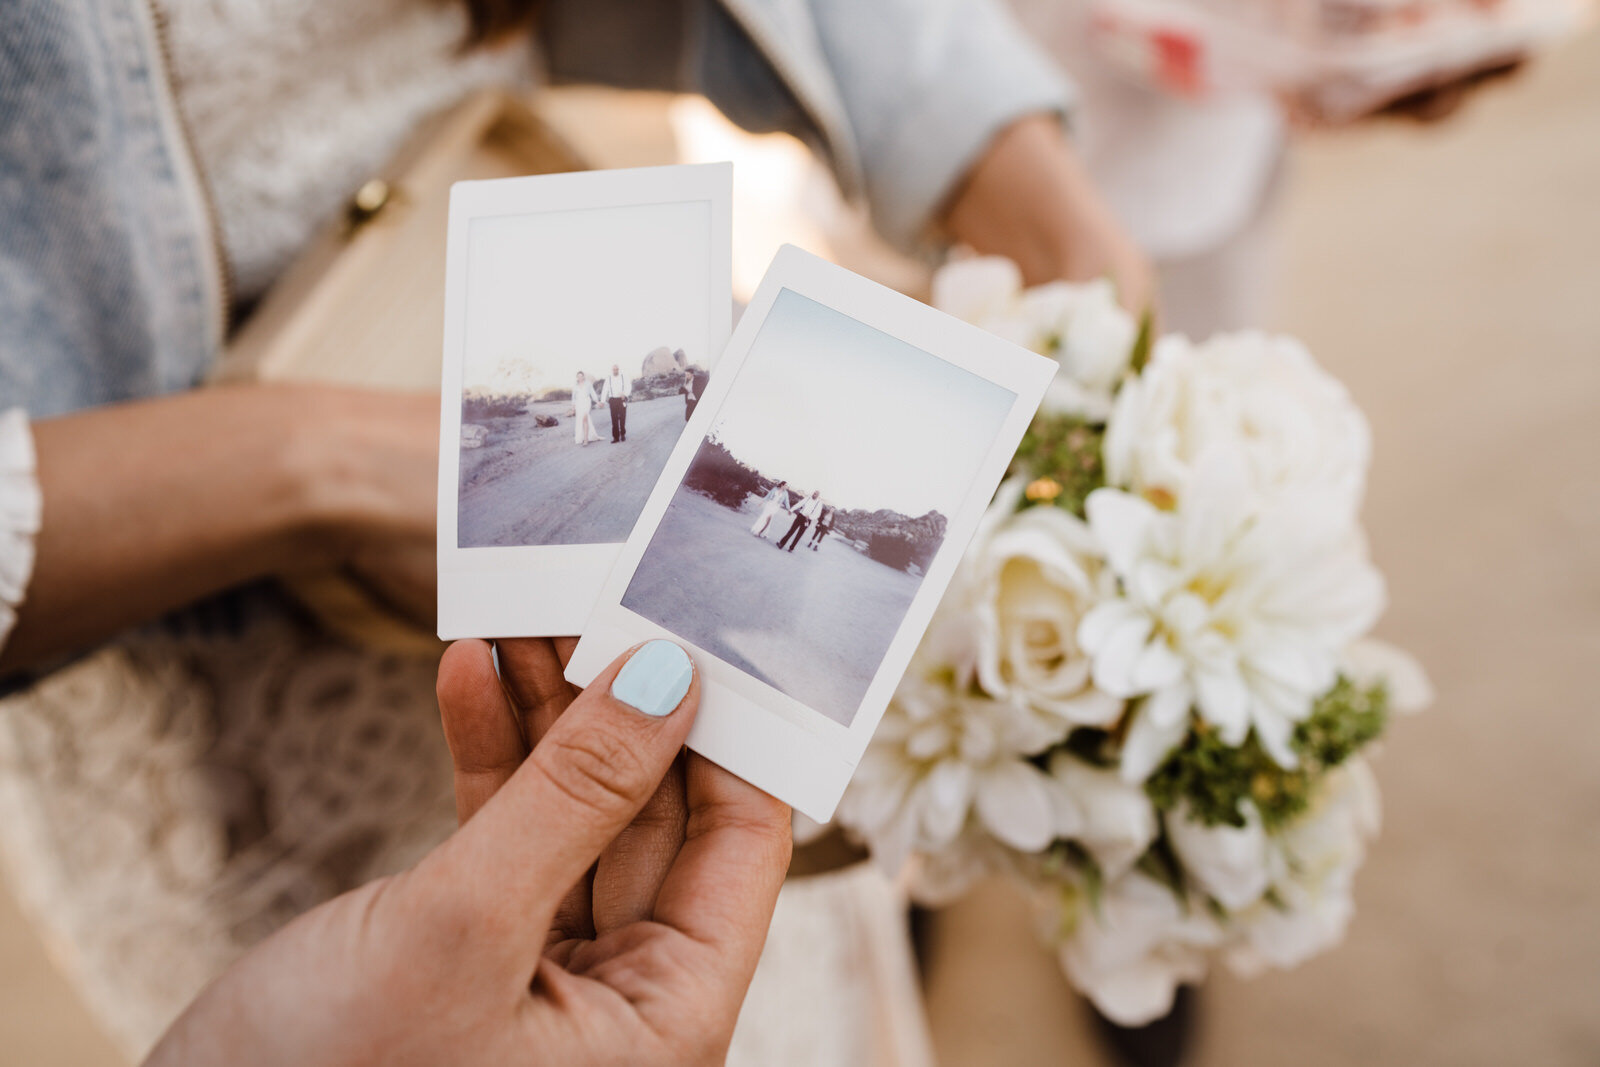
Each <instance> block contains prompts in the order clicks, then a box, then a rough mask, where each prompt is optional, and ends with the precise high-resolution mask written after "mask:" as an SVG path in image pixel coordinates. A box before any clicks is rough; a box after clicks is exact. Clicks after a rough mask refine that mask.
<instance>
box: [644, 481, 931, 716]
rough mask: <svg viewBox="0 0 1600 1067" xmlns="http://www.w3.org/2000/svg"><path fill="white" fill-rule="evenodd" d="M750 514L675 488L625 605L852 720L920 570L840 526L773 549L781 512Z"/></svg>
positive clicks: (782, 525) (783, 522) (781, 527)
mask: <svg viewBox="0 0 1600 1067" xmlns="http://www.w3.org/2000/svg"><path fill="white" fill-rule="evenodd" d="M754 521H755V512H754V510H753V509H751V510H745V511H734V510H732V509H730V508H724V507H721V506H720V505H718V504H716V503H714V502H713V501H711V500H708V499H707V498H705V497H703V496H701V495H699V494H698V493H693V492H690V491H688V490H685V489H680V490H679V491H678V494H677V496H675V497H674V498H673V500H672V503H671V504H670V505H669V506H668V508H667V513H666V515H665V516H664V517H663V518H662V520H661V525H660V527H659V528H658V529H657V531H656V535H655V537H654V538H653V539H652V540H651V542H650V547H649V548H648V549H646V550H645V554H644V557H643V558H642V559H641V560H640V561H639V568H638V570H637V571H636V572H635V573H634V578H633V582H632V584H630V585H629V587H628V591H627V592H626V593H625V594H624V595H623V598H622V603H623V606H624V607H626V608H628V609H629V610H630V611H634V612H637V613H638V614H640V615H643V616H644V617H645V618H647V619H651V620H653V621H654V622H656V623H657V624H659V625H661V626H664V627H665V628H666V629H668V630H669V631H671V632H672V633H674V634H677V635H678V636H679V637H682V638H684V639H685V640H687V641H692V642H693V643H695V644H696V645H699V646H700V647H701V648H703V649H705V650H706V651H707V652H710V653H712V654H713V655H715V656H717V657H718V658H720V659H724V660H727V661H728V662H729V663H732V664H734V665H735V666H737V667H740V668H741V669H743V670H745V671H747V672H749V673H750V674H752V675H754V676H755V677H757V678H760V679H761V680H762V681H764V682H766V683H767V684H768V685H770V686H772V687H773V688H774V689H777V690H780V691H781V692H784V693H787V694H788V695H789V696H792V697H794V698H795V699H796V700H798V701H800V702H801V703H802V704H805V705H806V706H807V707H810V708H812V709H814V710H815V711H817V712H820V713H821V714H823V715H826V716H827V717H828V718H830V719H832V720H833V721H835V722H837V723H841V724H843V725H846V726H848V725H849V724H850V720H851V719H852V718H853V717H854V715H855V711H856V708H857V707H858V706H859V705H860V703H861V697H862V695H863V694H864V693H865V692H866V690H867V686H868V685H869V684H870V683H871V682H872V676H873V673H874V672H875V671H876V670H877V669H878V664H879V663H880V662H881V661H882V660H883V655H884V653H885V652H886V651H888V648H889V642H890V641H891V640H892V639H893V637H894V632H895V630H896V629H897V628H898V627H899V625H900V620H901V619H903V618H904V617H905V613H906V609H907V608H908V607H910V606H911V601H912V599H913V598H914V597H915V596H916V593H917V587H918V586H919V585H921V579H920V578H914V577H912V576H911V575H909V574H906V573H905V572H904V571H897V570H893V569H892V568H889V567H886V566H884V565H883V564H881V563H878V562H877V561H876V560H872V559H868V558H867V557H866V556H864V555H862V554H861V553H860V552H857V551H856V550H855V549H853V548H851V547H850V546H849V545H848V544H847V543H845V542H843V541H841V540H839V539H838V537H837V536H831V537H826V538H824V539H823V541H822V546H821V548H819V549H818V550H817V551H816V552H812V551H811V550H810V549H809V548H807V547H805V542H809V540H810V532H809V531H808V532H807V534H806V536H805V538H803V541H802V544H801V547H799V548H797V549H796V550H795V551H794V552H792V553H791V552H786V551H779V549H778V547H777V545H778V539H779V538H780V537H782V536H783V533H784V531H785V530H787V529H788V528H789V520H788V519H787V518H786V517H785V516H782V515H780V516H778V518H777V519H774V520H773V523H772V525H771V527H770V528H769V529H768V530H767V532H766V535H765V536H763V537H756V536H755V535H754V534H752V533H751V532H750V524H751V523H752V522H754Z"/></svg>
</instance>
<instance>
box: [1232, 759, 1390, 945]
mask: <svg viewBox="0 0 1600 1067" xmlns="http://www.w3.org/2000/svg"><path fill="white" fill-rule="evenodd" d="M1379 822H1380V811H1379V798H1378V786H1377V782H1376V781H1375V780H1374V779H1373V776H1372V770H1371V768H1370V767H1369V766H1368V765H1367V763H1366V761H1364V760H1362V759H1359V758H1355V759H1351V760H1349V761H1347V762H1345V763H1343V764H1341V765H1340V766H1339V767H1338V768H1336V769H1335V770H1333V771H1331V772H1329V774H1328V775H1327V777H1326V778H1324V779H1323V780H1322V782H1321V784H1320V788H1319V790H1318V795H1317V797H1316V799H1315V800H1314V801H1313V803H1312V807H1311V810H1310V811H1308V812H1306V813H1305V814H1304V815H1303V816H1301V817H1300V818H1299V819H1297V820H1295V822H1294V823H1293V824H1291V825H1290V826H1289V827H1287V828H1286V829H1285V830H1284V831H1282V832H1281V833H1279V834H1277V835H1275V836H1274V837H1273V838H1272V839H1271V848H1272V851H1273V856H1272V859H1271V861H1270V862H1271V864H1272V866H1273V869H1274V872H1275V873H1274V877H1273V881H1272V894H1271V896H1270V898H1268V899H1264V900H1262V901H1261V902H1259V903H1257V904H1255V905H1252V906H1251V907H1250V908H1247V909H1245V910H1243V911H1240V912H1236V913H1235V914H1234V915H1233V916H1232V917H1231V921H1230V926H1231V927H1232V935H1233V941H1232V943H1231V944H1230V945H1229V947H1228V949H1227V951H1226V953H1225V958H1226V960H1227V963H1228V966H1229V967H1230V968H1231V969H1232V970H1233V971H1234V972H1235V973H1237V974H1240V975H1244V976H1250V975H1254V974H1258V973H1260V972H1261V971H1262V970H1264V969H1265V968H1267V967H1269V966H1272V967H1280V968H1287V967H1294V966H1296V965H1298V964H1300V963H1302V962H1304V961H1305V960H1307V959H1310V958H1311V957H1312V956H1315V955H1317V954H1318V953H1320V952H1324V951H1326V950H1327V949H1329V948H1332V947H1333V946H1334V945H1337V944H1338V943H1339V942H1340V941H1342V940H1343V939H1344V933H1345V929H1346V928H1347V927H1348V926H1349V924H1350V917H1351V915H1353V914H1354V912H1355V903H1354V901H1353V900H1352V897H1351V891H1352V888H1353V886H1354V882H1355V872H1356V870H1357V869H1358V868H1360V866H1361V864H1362V861H1363V860H1364V859H1365V858H1366V850H1367V843H1368V842H1370V841H1371V840H1372V839H1373V838H1374V837H1376V836H1377V833H1378V826H1379Z"/></svg>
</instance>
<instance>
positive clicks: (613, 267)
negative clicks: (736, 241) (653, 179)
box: [462, 200, 731, 393]
mask: <svg viewBox="0 0 1600 1067" xmlns="http://www.w3.org/2000/svg"><path fill="white" fill-rule="evenodd" d="M710 285H711V204H710V202H708V201H705V200H690V201H683V202H679V203H669V204H640V205H629V206H625V207H607V208H592V209H586V210H581V211H551V212H539V213H535V214H528V215H501V216H496V217H492V218H479V219H474V220H473V221H472V224H471V229H470V230H469V231H468V245H467V286H466V289H467V307H466V322H467V327H466V351H465V355H464V358H463V360H462V386H463V388H464V389H466V390H469V391H470V390H483V389H487V390H489V391H491V392H496V393H520V392H535V393H536V392H540V391H542V390H544V389H547V388H550V387H552V386H561V387H563V388H566V387H570V386H571V385H572V383H573V380H574V378H575V377H576V376H577V372H578V371H580V370H582V371H584V372H586V373H588V374H589V375H590V377H591V378H593V377H594V376H595V375H596V374H604V373H608V372H609V371H610V369H611V364H612V363H617V364H619V365H620V366H621V367H622V369H623V371H624V372H626V373H627V374H630V375H633V376H635V377H637V376H638V374H639V367H640V364H641V363H642V362H643V361H644V357H645V355H646V354H647V353H649V352H650V351H651V350H652V349H655V348H660V347H662V346H665V347H667V348H673V349H676V348H682V349H683V350H684V352H685V353H686V354H687V355H688V357H689V362H690V363H696V364H699V365H700V366H702V367H704V366H708V365H709V363H710V360H711V359H712V358H713V357H714V356H716V355H718V354H720V353H708V352H707V351H706V347H707V344H708V331H709V329H710V313H711V305H710V304H709V303H708V301H709V300H710V291H709V289H710ZM718 299H719V303H718V304H717V305H716V308H715V310H716V311H717V312H722V313H726V312H725V309H726V306H727V305H726V301H728V300H730V299H731V298H730V297H729V296H728V294H719V295H718Z"/></svg>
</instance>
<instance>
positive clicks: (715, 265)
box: [438, 163, 733, 641]
mask: <svg viewBox="0 0 1600 1067" xmlns="http://www.w3.org/2000/svg"><path fill="white" fill-rule="evenodd" d="M686 201H707V202H709V203H710V205H711V235H710V249H711V264H712V268H711V278H710V279H709V288H708V290H707V291H708V292H709V293H710V297H709V300H708V303H707V307H706V315H707V321H708V329H707V334H706V337H707V342H708V347H707V351H706V352H705V354H704V357H703V358H704V359H705V361H706V365H707V367H708V369H712V370H714V369H715V366H716V359H717V357H718V356H719V355H720V354H721V352H722V349H723V346H724V345H725V344H726V343H727V340H728V334H729V332H730V331H731V330H732V327H733V164H731V163H702V164H694V165H680V166H665V167H637V168H632V169H625V170H602V171H574V172H571V173H565V174H540V175H534V176H531V177H525V178H498V179H493V180H489V181H471V182H457V183H456V184H455V185H453V186H452V187H451V189H450V232H449V237H448V242H447V246H446V251H445V306H444V375H443V380H442V382H441V395H440V411H439V512H438V514H439V518H438V569H439V593H438V598H439V599H438V604H439V608H438V611H439V614H438V633H439V637H440V638H441V639H443V640H446V641H451V640H455V639H457V638H462V637H553V636H561V635H564V634H575V633H577V632H578V631H579V629H580V628H581V627H582V625H583V622H584V620H585V619H587V618H588V616H589V612H590V610H591V608H593V606H594V603H595V596H596V594H597V593H598V592H599V590H600V589H601V587H602V585H603V584H604V582H605V579H606V575H607V574H609V573H610V572H611V568H612V565H613V564H614V563H615V562H616V560H617V555H618V553H619V552H620V551H621V549H622V545H621V544H620V543H619V544H589V545H525V546H515V547H474V548H462V547H460V545H459V543H458V537H457V512H458V508H459V505H460V482H461V393H462V373H463V362H464V359H465V355H466V326H467V323H466V308H467V284H468V280H467V246H468V238H469V234H470V231H471V223H472V221H473V220H474V219H479V218H495V217H501V216H509V215H535V214H547V213H553V212H562V211H582V210H586V209H591V208H626V207H634V206H643V205H648V204H671V203H683V202H686Z"/></svg>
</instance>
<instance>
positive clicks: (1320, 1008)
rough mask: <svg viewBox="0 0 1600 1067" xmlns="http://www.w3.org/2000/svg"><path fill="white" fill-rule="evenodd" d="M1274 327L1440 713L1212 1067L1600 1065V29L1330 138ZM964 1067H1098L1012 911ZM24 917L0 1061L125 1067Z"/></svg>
mask: <svg viewBox="0 0 1600 1067" xmlns="http://www.w3.org/2000/svg"><path fill="white" fill-rule="evenodd" d="M1288 208H1289V210H1288V216H1289V217H1288V220H1287V221H1288V236H1289V240H1290V247H1289V257H1288V261H1287V263H1286V275H1285V286H1286V293H1285V299H1284V301H1283V309H1282V314H1281V316H1280V319H1281V322H1280V324H1281V325H1283V326H1285V327H1287V328H1290V329H1292V330H1294V331H1295V332H1297V333H1299V334H1301V335H1302V336H1304V337H1305V338H1306V339H1307V340H1308V341H1310V342H1311V344H1312V346H1313V348H1314V349H1315V350H1316V351H1317V352H1318V353H1319V355H1320V356H1321V357H1322V358H1323V359H1324V360H1325V361H1326V362H1327V363H1328V364H1329V365H1330V366H1332V367H1333V368H1334V369H1335V370H1336V372H1337V373H1339V374H1340V375H1341V376H1343V377H1344V378H1345V379H1346V381H1348V382H1349V384H1350V386H1351V388H1352V389H1353V390H1354V391H1355V393H1356V395H1357V396H1358V398H1359V399H1360V400H1361V402H1362V403H1363V404H1364V405H1365V407H1366V409H1367V411H1368V413H1369V415H1370V416H1371V418H1372V422H1373V425H1374V428H1375V430H1376V436H1377V449H1378V453H1377V469H1376V471H1375V473H1374V477H1373V484H1372V493H1371V499H1370V502H1369V505H1368V509H1367V514H1368V519H1369V527H1370V530H1371V533H1372V539H1373V545H1374V551H1375V553H1376V555H1377V558H1378V560H1379V561H1380V563H1381V564H1382V565H1383V566H1384V567H1385V568H1386V570H1387V571H1388V573H1389V577H1390V582H1391V592H1392V600H1393V608H1392V610H1391V611H1390V613H1389V616H1388V618H1387V619H1386V621H1385V623H1384V626H1383V631H1384V633H1385V635H1386V636H1388V637H1389V638H1391V639H1393V640H1395V641H1398V642H1400V643H1402V644H1405V645H1407V646H1408V647H1410V648H1411V649H1413V650H1414V651H1415V652H1417V653H1418V654H1419V655H1421V656H1422V658H1423V659H1424V661H1425V662H1426V663H1427V665H1428V666H1429V668H1430V669H1431V671H1432V672H1433V676H1434V680H1435V682H1436V683H1437V684H1438V688H1439V703H1438V706H1437V707H1436V708H1435V709H1434V710H1433V711H1432V712H1430V713H1429V714H1428V715H1427V716H1426V717H1424V718H1421V719H1417V720H1413V721H1410V722H1406V723H1402V724H1401V725H1400V726H1399V727H1398V728H1397V729H1396V730H1395V732H1394V734H1393V739H1392V741H1391V742H1390V744H1389V745H1388V749H1387V751H1386V752H1385V753H1384V754H1383V757H1382V758H1381V759H1380V761H1379V764H1378V774H1379V777H1380V779H1381V781H1382V784H1383V787H1384V790H1385V801H1386V807H1387V811H1386V816H1387V820H1386V826H1385V830H1384V836H1383V839H1382V841H1381V842H1380V843H1379V845H1378V847H1377V849H1376V852H1375V853H1374V855H1373V857H1372V859H1371V861H1370V862H1369V864H1368V865H1367V868H1366V870H1365V871H1364V872H1363V873H1362V877H1361V880H1360V882H1359V884H1358V888H1357V900H1358V904H1359V913H1358V915H1357V918H1356V922H1355V925H1354V928H1353V929H1352V931H1351V936H1350V939H1349V941H1348V943H1347V944H1346V945H1345V946H1344V948H1343V949H1342V950H1341V951H1339V952H1337V953H1335V954H1332V955H1330V956H1327V957H1325V958H1323V959H1321V960H1319V961H1316V962H1314V963H1313V964H1311V965H1309V966H1307V967H1305V968H1302V969H1301V970H1299V971H1297V972H1294V973H1293V974H1290V975H1286V976H1277V977H1271V978H1268V979H1263V980H1259V981H1256V982H1253V983H1239V982H1234V981H1231V980H1228V979H1226V978H1224V979H1222V980H1219V981H1216V982H1213V983H1212V984H1211V986H1210V987H1209V988H1208V991H1207V992H1208V996H1207V1001H1206V1004H1205V1029H1204V1032H1203V1033H1202V1035H1201V1037H1202V1040H1201V1043H1200V1048H1199V1052H1200V1056H1199V1062H1200V1063H1203V1064H1217V1065H1221V1064H1227V1065H1258V1064H1259V1065H1266V1064H1279V1063H1295V1064H1304V1065H1308V1067H1320V1065H1334V1064H1340V1065H1343V1064H1352V1063H1362V1064H1368V1063H1370V1064H1391V1063H1392V1064H1406V1065H1415V1064H1486V1065H1487V1064H1562V1065H1564V1064H1573V1065H1577V1064H1593V1063H1597V1062H1600V1010H1597V1009H1596V1003H1597V996H1596V994H1597V991H1600V771H1597V768H1600V715H1597V714H1596V708H1595V700H1594V697H1593V696H1592V694H1591V690H1592V688H1593V685H1594V682H1595V681H1596V680H1597V677H1596V676H1597V673H1600V672H1597V670H1596V664H1600V548H1597V545H1600V491H1597V488H1596V483H1595V475H1594V468H1595V464H1596V457H1597V456H1600V35H1594V34H1592V35H1590V37H1589V38H1587V39H1586V40H1584V41H1582V42H1579V43H1578V44H1576V45H1574V46H1573V47H1571V48H1569V49H1567V50H1566V51H1565V52H1563V53H1562V54H1560V55H1558V56H1555V57H1553V58H1552V59H1551V60H1550V61H1548V62H1547V63H1545V64H1544V65H1542V66H1541V67H1540V68H1538V69H1536V70H1535V71H1534V72H1533V73H1532V74H1531V75H1530V76H1529V77H1527V78H1526V79H1524V81H1523V82H1522V83H1521V84H1520V85H1518V86H1516V87H1514V88H1511V89H1509V90H1506V91H1504V92H1500V93H1496V94H1495V95H1494V96H1493V97H1492V98H1489V99H1485V100H1483V101H1480V102H1479V103H1478V105H1477V106H1475V107H1474V108H1473V109H1472V111H1471V112H1470V113H1469V114H1468V115H1466V116H1464V117H1463V118H1461V119H1460V120H1458V121H1456V122H1454V123H1452V124H1451V125H1449V126H1448V127H1446V128H1443V129H1441V130H1438V131H1433V132H1429V133H1423V134H1417V133H1414V132H1410V131H1407V130H1404V129H1394V128H1385V129H1370V130H1363V131H1359V132H1354V133H1349V134H1345V135H1340V136H1335V137H1325V138H1321V139H1319V140H1317V141H1315V142H1313V143H1311V144H1308V145H1307V146H1305V149H1304V151H1302V152H1301V153H1300V155H1299V158H1298V161H1297V166H1296V167H1295V169H1294V172H1293V175H1292V178H1291V182H1290V190H1289V205H1288ZM930 1007H931V1009H932V1010H931V1014H932V1017H933V1020H934V1026H935V1031H936V1034H937V1037H938V1043H939V1048H940V1052H941V1055H942V1057H943V1060H944V1062H945V1063H946V1064H949V1065H968V1064H971V1065H978V1064H1006V1065H1007V1067H1011V1065H1016V1067H1026V1065H1030V1064H1093V1063H1096V1062H1097V1060H1096V1059H1095V1058H1094V1057H1095V1054H1094V1052H1093V1049H1092V1046H1091V1045H1089V1044H1088V1043H1087V1042H1086V1041H1085V1038H1084V1032H1083V1028H1082V1026H1081V1022H1080V1020H1079V1017H1078V1014H1077V1011H1078V1009H1077V1007H1076V1005H1075V1004H1074V1002H1073V1001H1072V1000H1071V999H1070V997H1069V995H1068V994H1067V991H1066V989H1065V987H1064V985H1063V984H1062V982H1061V980H1060V978H1059V977H1058V975H1057V973H1056V971H1055V969H1054V963H1053V962H1052V961H1051V960H1050V959H1049V958H1048V957H1047V956H1045V955H1044V954H1043V953H1042V952H1040V951H1039V950H1037V949H1036V948H1034V947H1033V944H1032V942H1031V940H1030V938H1029V935H1028V932H1027V930H1026V928H1025V923H1024V922H1023V919H1022V917H1021V914H1020V911H1019V910H1018V909H1016V908H1015V907H1014V906H1013V901H1012V899H1011V898H1010V897H1009V896H1008V895H1006V894H1005V892H1004V891H1003V890H997V889H993V888H991V889H990V890H988V891H986V892H984V893H982V894H980V895H979V896H977V897H975V898H973V899H971V900H969V901H968V902H966V903H965V904H963V905H962V906H960V907H958V908H956V909H955V910H954V911H953V912H951V913H949V914H948V916H947V918H946V921H945V922H944V924H943V926H942V927H941V938H940V941H939V954H938V957H937V959H936V961H935V970H934V975H933V982H932V986H931V997H930ZM117 1062H118V1061H117V1059H116V1058H115V1056H114V1055H113V1053H112V1052H111V1049H110V1046H109V1045H108V1043H107V1042H106V1041H105V1040H104V1039H103V1038H102V1037H100V1035H99V1034H97V1033H96V1031H95V1030H94V1027H93V1025H92V1024H91V1023H90V1022H89V1020H88V1019H87V1018H86V1016H85V1015H84V1013H83V1010H82V1009H81V1007H79V1005H78V1004H77V1002H76V1001H75V1000H74V999H73V998H72V996H71V994H70V992H69V991H68V990H67V988H66V986H65V985H64V983H62V982H61V981H60V980H59V979H58V978H57V977H56V976H55V974H54V973H53V972H52V971H51V970H50V969H49V966H48V963H47V962H46V959H45V955H44V953H43V951H42V949H41V947H40V945H39V944H38V942H37V941H36V940H35V939H34V938H33V936H32V934H31V933H29V932H28V931H27V930H26V928H25V927H24V926H23V925H22V922H21V919H20V917H19V916H18V915H17V914H16V912H15V910H14V908H12V906H11V904H10V902H9V900H5V899H0V1063H4V1064H7V1065H9V1064H13V1063H15V1064H19V1065H22V1064H27V1065H56V1064H61V1065H69V1064H70V1065H73V1067H97V1065H111V1064H115V1063H117Z"/></svg>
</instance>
